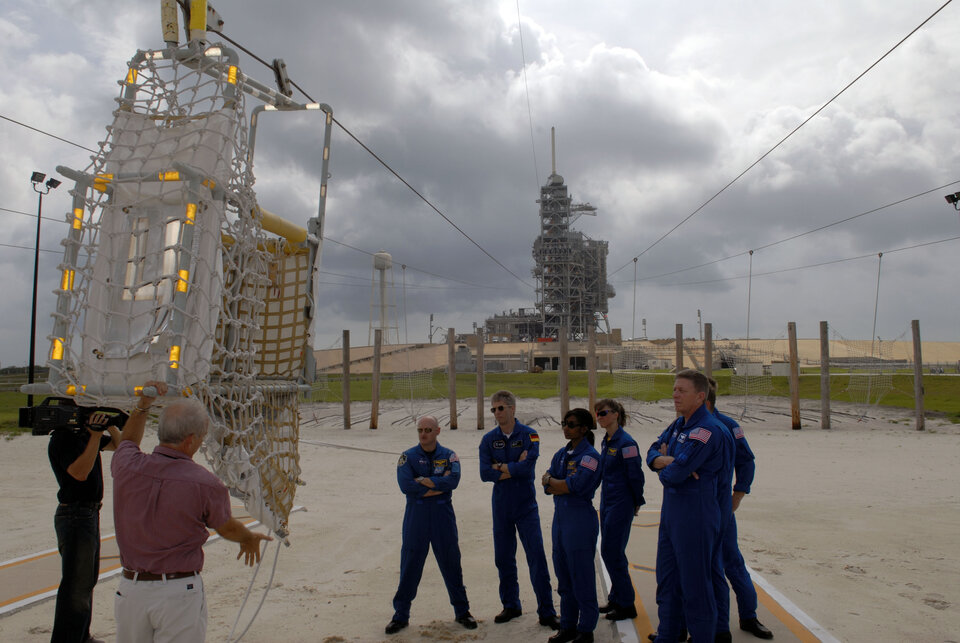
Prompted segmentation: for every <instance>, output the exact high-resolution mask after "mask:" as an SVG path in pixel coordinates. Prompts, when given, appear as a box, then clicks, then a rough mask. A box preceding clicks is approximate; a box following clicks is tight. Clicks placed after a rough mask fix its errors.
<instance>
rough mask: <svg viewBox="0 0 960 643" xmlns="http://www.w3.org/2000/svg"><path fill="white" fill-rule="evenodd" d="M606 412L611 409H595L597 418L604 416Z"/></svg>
mask: <svg viewBox="0 0 960 643" xmlns="http://www.w3.org/2000/svg"><path fill="white" fill-rule="evenodd" d="M607 413H613V411H611V410H610V409H604V410H602V411H597V417H598V418H602V417H606V415H607Z"/></svg>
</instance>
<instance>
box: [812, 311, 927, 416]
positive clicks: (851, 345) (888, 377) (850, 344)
mask: <svg viewBox="0 0 960 643" xmlns="http://www.w3.org/2000/svg"><path fill="white" fill-rule="evenodd" d="M831 332H832V335H833V341H832V342H831V346H830V372H831V373H832V374H838V373H842V372H846V373H848V374H849V381H848V384H847V388H846V393H847V394H848V395H849V396H850V401H851V402H853V403H854V404H860V405H865V406H871V405H875V404H878V403H879V402H880V399H881V398H882V397H883V396H884V395H886V394H887V393H889V392H890V390H891V389H893V374H894V372H895V370H896V368H897V366H901V367H902V366H907V365H908V362H907V360H906V359H898V358H897V355H896V346H897V342H896V341H887V342H883V341H877V340H855V339H847V338H845V337H843V335H841V334H840V333H838V332H837V331H836V330H834V329H831ZM908 394H910V395H912V391H909V392H908Z"/></svg>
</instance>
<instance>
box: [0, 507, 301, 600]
mask: <svg viewBox="0 0 960 643" xmlns="http://www.w3.org/2000/svg"><path fill="white" fill-rule="evenodd" d="M296 511H306V507H304V506H303V505H297V506H295V507H293V508H292V509H291V510H290V513H294V512H296ZM259 524H260V521H259V520H254V521H253V522H250V523H246V525H245V526H246V527H247V528H251V527H256V526H257V525H259ZM115 537H116V533H112V534H107V535H106V536H101V537H100V540H101V542H102V541H104V540H107V539H110V538H115ZM221 538H222V537H221V536H220V534H217V533H213V534H210V537H209V538H207V542H206V543H204V545H205V546H206V544H207V543H212V542H214V541H216V540H220V539H221ZM57 551H58V550H56V549H47V550H44V551H40V552H37V553H35V554H28V555H26V556H20V557H19V558H11V559H10V560H8V561H6V562H3V563H0V569H2V568H3V567H5V566H7V565H12V564H14V563H18V562H21V561H24V560H29V559H31V558H37V557H39V556H44V555H46V554H51V553H54V554H55V553H57ZM121 571H123V568H122V567H116V568H114V569H111V570H109V571H105V572H101V573H100V576H98V582H99V581H102V580H106V579H108V578H113V577H114V576H116V575H118V574H119V573H120V572H121ZM56 595H57V588H54V589H52V590H50V591H47V592H43V593H42V594H35V595H34V596H29V597H27V598H24V599H22V600H19V601H17V602H15V603H10V604H9V605H4V606H3V607H0V616H5V615H7V614H11V613H13V612H16V611H17V610H19V609H23V608H24V607H29V606H30V605H33V604H34V603H39V602H41V601H45V600H47V599H48V598H53V597H55V596H56Z"/></svg>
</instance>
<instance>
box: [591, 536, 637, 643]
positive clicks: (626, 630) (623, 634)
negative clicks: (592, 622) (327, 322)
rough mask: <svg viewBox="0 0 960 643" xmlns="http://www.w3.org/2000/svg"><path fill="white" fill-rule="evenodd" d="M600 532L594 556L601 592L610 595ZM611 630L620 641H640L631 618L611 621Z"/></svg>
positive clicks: (627, 642) (633, 642) (622, 642)
mask: <svg viewBox="0 0 960 643" xmlns="http://www.w3.org/2000/svg"><path fill="white" fill-rule="evenodd" d="M600 540H601V537H600V534H599V532H598V533H597V555H596V557H595V558H594V562H595V564H596V566H597V567H598V568H599V569H600V581H601V583H600V588H601V589H602V590H603V592H602V593H603V594H604V595H606V596H609V595H610V574H608V573H607V566H606V565H604V564H603V558H602V557H601V556H600ZM600 619H601V620H606V619H604V618H603V615H602V614H601V615H600ZM610 629H611V630H613V635H614V636H617V635H619V636H620V638H619V639H618V640H619V641H620V643H640V638H639V636H638V635H637V628H636V627H634V625H633V621H632V620H624V621H611V627H610Z"/></svg>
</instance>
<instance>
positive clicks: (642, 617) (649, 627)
mask: <svg viewBox="0 0 960 643" xmlns="http://www.w3.org/2000/svg"><path fill="white" fill-rule="evenodd" d="M630 584H631V585H633V594H634V596H636V600H635V601H634V603H633V605H634V607H635V608H636V609H637V617H636V618H634V619H633V627H634V629H635V630H636V631H637V638H638V639H640V640H643V638H644V635H643V634H642V632H647V633H650V632H653V631H654V630H653V623H651V622H650V615H649V614H647V608H646V606H645V605H644V604H643V601H642V600H640V592H638V591H637V586H636V585H634V583H633V579H630Z"/></svg>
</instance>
